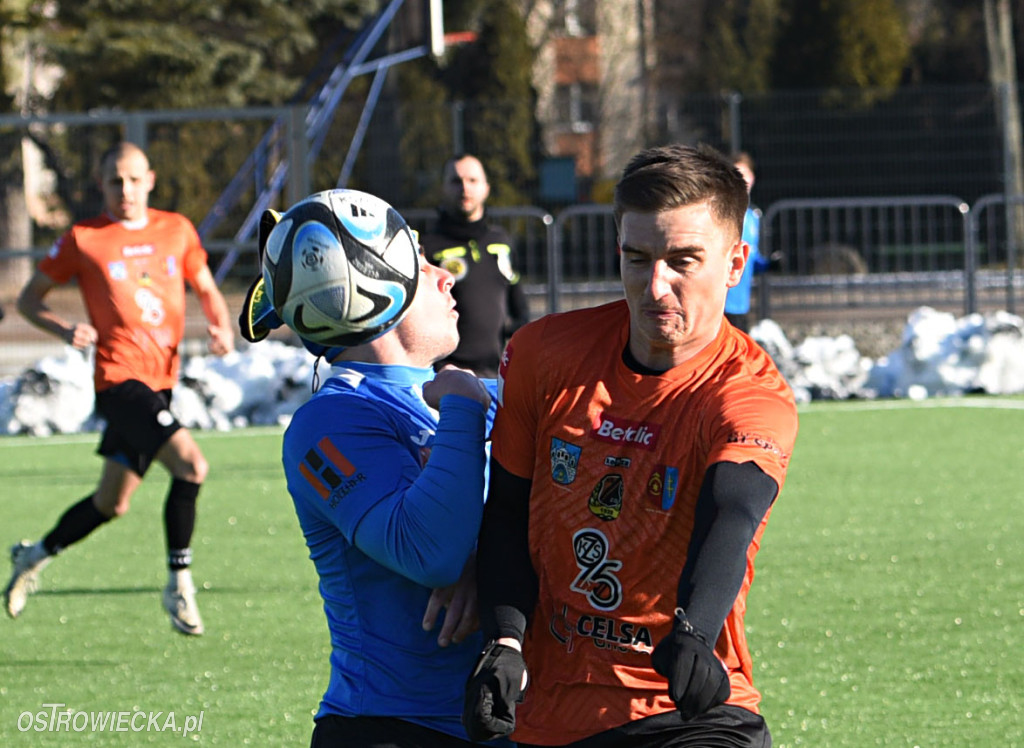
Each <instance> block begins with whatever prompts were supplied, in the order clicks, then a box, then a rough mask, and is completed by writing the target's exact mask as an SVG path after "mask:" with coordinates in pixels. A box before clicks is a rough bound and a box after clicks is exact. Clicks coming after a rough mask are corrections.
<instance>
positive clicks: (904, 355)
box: [0, 307, 1024, 436]
mask: <svg viewBox="0 0 1024 748" xmlns="http://www.w3.org/2000/svg"><path fill="white" fill-rule="evenodd" d="M751 336H752V337H753V338H754V339H755V340H757V342H758V343H760V344H761V345H762V346H763V347H764V348H765V350H767V351H768V353H769V354H771V356H772V358H773V359H774V360H775V362H776V364H777V365H778V366H779V369H780V371H781V372H782V374H783V376H785V377H786V380H787V381H788V382H789V384H790V386H791V387H792V388H793V392H794V393H795V394H796V398H797V400H798V402H803V403H806V402H810V401H812V400H845V399H850V398H860V399H871V398H913V399H924V398H927V397H934V396H950V395H962V394H967V393H987V394H991V395H1009V394H1017V393H1024V320H1022V319H1021V318H1020V317H1018V316H1016V315H1012V314H1008V313H1006V312H995V313H992V314H987V315H982V314H972V315H968V316H966V317H962V318H959V319H958V318H955V317H954V316H953V315H952V314H948V313H945V312H938V311H936V310H934V309H931V308H929V307H921V308H920V309H917V310H916V311H915V312H914V313H913V314H911V315H910V317H909V318H908V320H907V324H906V327H905V328H904V332H903V339H902V342H901V344H900V347H899V348H898V349H897V350H895V351H892V352H891V353H890V354H889V355H887V356H883V357H882V358H879V359H877V360H872V359H870V358H867V357H865V356H862V355H861V354H860V353H859V352H858V351H857V346H856V343H855V342H854V340H853V338H851V337H850V336H849V335H840V336H839V337H836V338H828V337H809V338H807V339H805V340H804V341H803V342H801V343H800V344H799V345H793V344H792V343H791V342H790V341H789V340H787V339H786V336H785V335H784V334H783V332H782V329H781V328H780V327H779V326H778V325H777V324H776V323H774V322H773V321H771V320H763V321H761V322H759V323H758V324H757V325H756V326H755V327H754V329H753V330H751ZM326 371H327V370H326V367H325V366H324V365H321V376H322V375H324V374H325V373H326ZM312 384H313V357H312V356H311V355H310V354H309V353H307V352H306V350H305V349H303V348H299V347H295V346H290V345H287V344H285V343H283V342H279V341H274V340H268V341H264V342H262V343H259V344H257V345H252V346H249V347H248V348H246V349H244V350H240V351H235V352H234V353H232V354H230V355H228V356H225V357H223V358H217V357H215V356H193V357H190V358H188V359H187V360H186V361H185V362H184V364H183V366H182V371H181V378H180V381H179V383H178V385H177V386H176V387H175V389H174V397H173V400H172V407H171V409H172V410H173V411H174V414H175V415H176V416H177V418H178V419H179V420H180V421H181V422H182V423H183V424H184V425H186V426H188V427H189V428H193V429H219V430H228V429H232V428H241V427H245V426H260V425H275V424H277V425H284V424H287V422H288V420H289V419H290V417H291V414H292V413H294V412H295V409H296V408H298V407H299V405H301V404H302V403H303V402H305V401H306V400H307V399H308V398H309V395H310V393H311V391H312ZM101 426H102V423H101V422H100V420H99V419H98V418H97V417H96V416H95V415H94V414H93V390H92V361H91V360H90V358H89V357H88V356H86V355H83V354H82V353H80V352H79V351H76V350H75V349H73V348H70V347H68V348H66V349H65V350H64V353H63V354H62V355H60V356H54V357H49V358H44V359H41V360H40V361H38V362H37V363H36V364H35V365H34V366H32V367H31V368H29V369H27V370H26V371H24V372H22V373H21V375H19V376H17V377H12V378H8V379H6V380H0V434H33V435H36V436H46V435H50V434H58V433H75V432H79V431H95V430H98V429H99V428H101Z"/></svg>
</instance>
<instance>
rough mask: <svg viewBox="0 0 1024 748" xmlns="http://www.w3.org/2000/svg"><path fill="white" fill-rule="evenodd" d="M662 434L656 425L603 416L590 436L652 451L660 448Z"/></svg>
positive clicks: (611, 442) (659, 427)
mask: <svg viewBox="0 0 1024 748" xmlns="http://www.w3.org/2000/svg"><path fill="white" fill-rule="evenodd" d="M660 432H661V426H659V425H658V424H655V423H641V422H636V421H626V420H623V419H621V418H611V417H609V416H606V415H602V416H601V422H600V423H598V424H597V425H595V426H594V428H593V430H592V431H591V432H590V435H591V436H592V437H594V438H595V439H600V440H601V441H603V442H608V443H610V444H629V445H633V446H637V447H640V448H641V449H648V450H650V449H654V448H655V447H657V446H658V434H659V433H660Z"/></svg>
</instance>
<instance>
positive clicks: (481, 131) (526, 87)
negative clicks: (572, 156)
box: [446, 0, 538, 205]
mask: <svg viewBox="0 0 1024 748" xmlns="http://www.w3.org/2000/svg"><path fill="white" fill-rule="evenodd" d="M479 23H480V30H479V33H478V37H477V41H476V42H475V43H474V44H470V45H466V46H465V47H463V48H459V49H458V50H456V53H455V55H454V61H453V63H452V64H451V65H450V66H449V67H448V69H447V73H448V74H447V76H446V82H447V83H448V86H449V89H450V91H451V96H452V98H454V99H456V100H462V101H465V102H467V106H466V109H465V120H464V127H463V130H464V132H465V150H466V151H469V152H472V153H474V154H476V155H477V156H479V157H480V159H481V160H482V161H483V162H484V164H485V165H486V167H487V172H488V178H489V180H490V183H491V192H492V195H493V198H492V202H493V203H494V204H497V205H502V204H504V205H514V204H522V203H524V202H529V198H528V196H529V195H530V194H531V193H532V187H533V183H534V181H535V178H536V170H535V168H534V163H535V159H536V157H537V147H536V144H537V140H538V138H537V126H536V120H535V117H534V109H535V103H536V94H535V92H534V90H533V85H532V83H531V75H532V69H533V59H534V52H533V49H532V47H531V46H530V43H529V40H528V39H527V36H526V27H525V25H524V23H523V16H522V14H521V13H520V11H519V9H518V7H517V5H516V3H515V2H514V0H494V1H493V2H491V3H488V4H486V6H485V8H484V10H483V12H482V14H481V16H480V21H479Z"/></svg>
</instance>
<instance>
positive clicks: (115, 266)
mask: <svg viewBox="0 0 1024 748" xmlns="http://www.w3.org/2000/svg"><path fill="white" fill-rule="evenodd" d="M107 273H108V274H109V275H110V279H111V280H116V281H123V280H124V279H125V278H127V277H128V266H127V265H125V264H124V262H123V261H120V260H119V261H117V262H108V263H107Z"/></svg>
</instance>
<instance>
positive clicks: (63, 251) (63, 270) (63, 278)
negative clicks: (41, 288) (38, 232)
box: [39, 230, 78, 283]
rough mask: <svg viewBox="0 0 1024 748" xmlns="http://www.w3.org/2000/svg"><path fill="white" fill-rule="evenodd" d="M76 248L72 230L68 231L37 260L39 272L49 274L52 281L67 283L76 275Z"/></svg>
mask: <svg viewBox="0 0 1024 748" xmlns="http://www.w3.org/2000/svg"><path fill="white" fill-rule="evenodd" d="M77 250H78V245H77V244H76V243H75V236H74V232H73V230H72V231H68V232H67V233H66V234H64V235H63V236H62V237H61V238H60V239H58V240H57V241H56V242H54V244H53V246H52V247H50V251H49V252H47V253H46V257H44V258H43V259H42V260H40V261H39V272H41V273H43V274H44V275H47V276H49V277H50V278H51V279H52V280H53V281H54V283H67V282H68V281H69V280H71V279H72V278H74V277H75V276H76V275H78V251H77Z"/></svg>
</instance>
